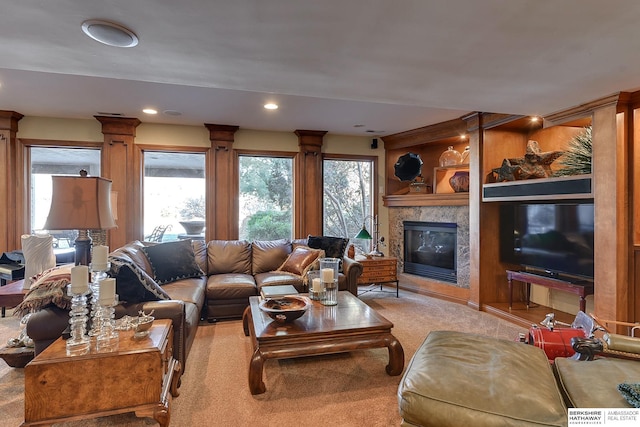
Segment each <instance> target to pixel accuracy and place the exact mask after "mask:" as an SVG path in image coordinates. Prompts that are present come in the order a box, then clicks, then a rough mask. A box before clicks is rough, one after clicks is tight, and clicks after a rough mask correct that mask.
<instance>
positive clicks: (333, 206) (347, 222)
mask: <svg viewBox="0 0 640 427" xmlns="http://www.w3.org/2000/svg"><path fill="white" fill-rule="evenodd" d="M323 174H324V176H323V181H324V189H323V192H324V197H323V199H324V220H323V222H324V234H325V235H327V236H338V237H349V238H352V237H353V236H355V235H356V234H358V232H359V231H360V229H361V228H362V225H363V221H365V220H366V226H367V229H368V230H372V227H371V215H372V205H373V198H372V197H373V196H372V195H373V162H372V161H369V160H340V159H335V160H334V159H327V160H325V161H324V172H323Z"/></svg>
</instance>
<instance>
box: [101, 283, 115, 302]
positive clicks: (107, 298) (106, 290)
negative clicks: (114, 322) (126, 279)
mask: <svg viewBox="0 0 640 427" xmlns="http://www.w3.org/2000/svg"><path fill="white" fill-rule="evenodd" d="M98 292H99V295H100V299H99V300H98V302H99V303H100V304H101V305H109V304H113V300H114V299H115V298H116V279H114V278H111V277H109V278H107V279H104V280H103V281H101V282H100V291H98Z"/></svg>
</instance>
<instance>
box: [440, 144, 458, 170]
mask: <svg viewBox="0 0 640 427" xmlns="http://www.w3.org/2000/svg"><path fill="white" fill-rule="evenodd" d="M461 161H462V154H460V153H459V152H458V151H457V150H454V149H453V145H450V146H449V147H448V148H447V151H445V152H444V153H442V154H441V155H440V159H439V163H440V167H445V166H454V165H459V164H460V162H461Z"/></svg>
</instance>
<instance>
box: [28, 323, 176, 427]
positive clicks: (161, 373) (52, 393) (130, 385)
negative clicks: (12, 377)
mask: <svg viewBox="0 0 640 427" xmlns="http://www.w3.org/2000/svg"><path fill="white" fill-rule="evenodd" d="M119 335H120V340H119V343H118V349H117V350H116V351H114V352H111V353H96V352H95V350H93V349H92V351H91V352H90V353H89V354H86V355H83V356H67V353H66V344H65V341H64V340H62V338H58V340H56V341H55V342H54V343H53V344H51V345H50V346H49V347H47V348H46V349H45V350H44V351H43V352H42V353H40V354H38V356H36V358H35V359H33V360H32V361H31V362H30V363H29V364H28V365H27V366H26V368H25V371H24V383H25V384H24V419H25V421H24V423H23V424H22V425H23V426H34V425H50V424H54V423H60V422H63V421H70V420H79V419H86V418H94V417H100V416H105V415H114V414H121V413H124V412H135V414H136V416H138V417H153V418H154V419H155V420H156V421H157V422H158V423H159V424H160V426H161V427H166V426H168V425H169V420H170V413H169V409H170V408H169V406H170V403H171V396H172V394H173V395H174V396H177V379H178V378H179V375H177V374H178V373H179V370H180V363H179V362H178V361H176V360H175V359H174V358H173V350H172V343H173V329H172V326H171V321H170V320H166V319H158V320H155V321H154V322H153V325H152V326H151V329H150V332H149V335H148V336H147V337H144V338H142V339H139V340H134V339H133V338H132V337H133V331H120V332H119Z"/></svg>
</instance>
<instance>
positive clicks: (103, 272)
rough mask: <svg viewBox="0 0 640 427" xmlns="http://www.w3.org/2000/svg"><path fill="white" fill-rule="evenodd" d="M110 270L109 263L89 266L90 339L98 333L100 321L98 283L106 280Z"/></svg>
mask: <svg viewBox="0 0 640 427" xmlns="http://www.w3.org/2000/svg"><path fill="white" fill-rule="evenodd" d="M109 268H111V263H109V262H107V263H106V264H93V263H92V264H91V283H90V284H89V289H90V290H91V319H90V320H91V327H90V329H89V336H90V337H97V336H98V334H99V333H100V328H101V325H100V321H101V319H102V312H101V306H100V304H99V303H98V301H99V299H100V282H101V281H103V280H104V279H106V278H107V277H108V276H107V271H109Z"/></svg>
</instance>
